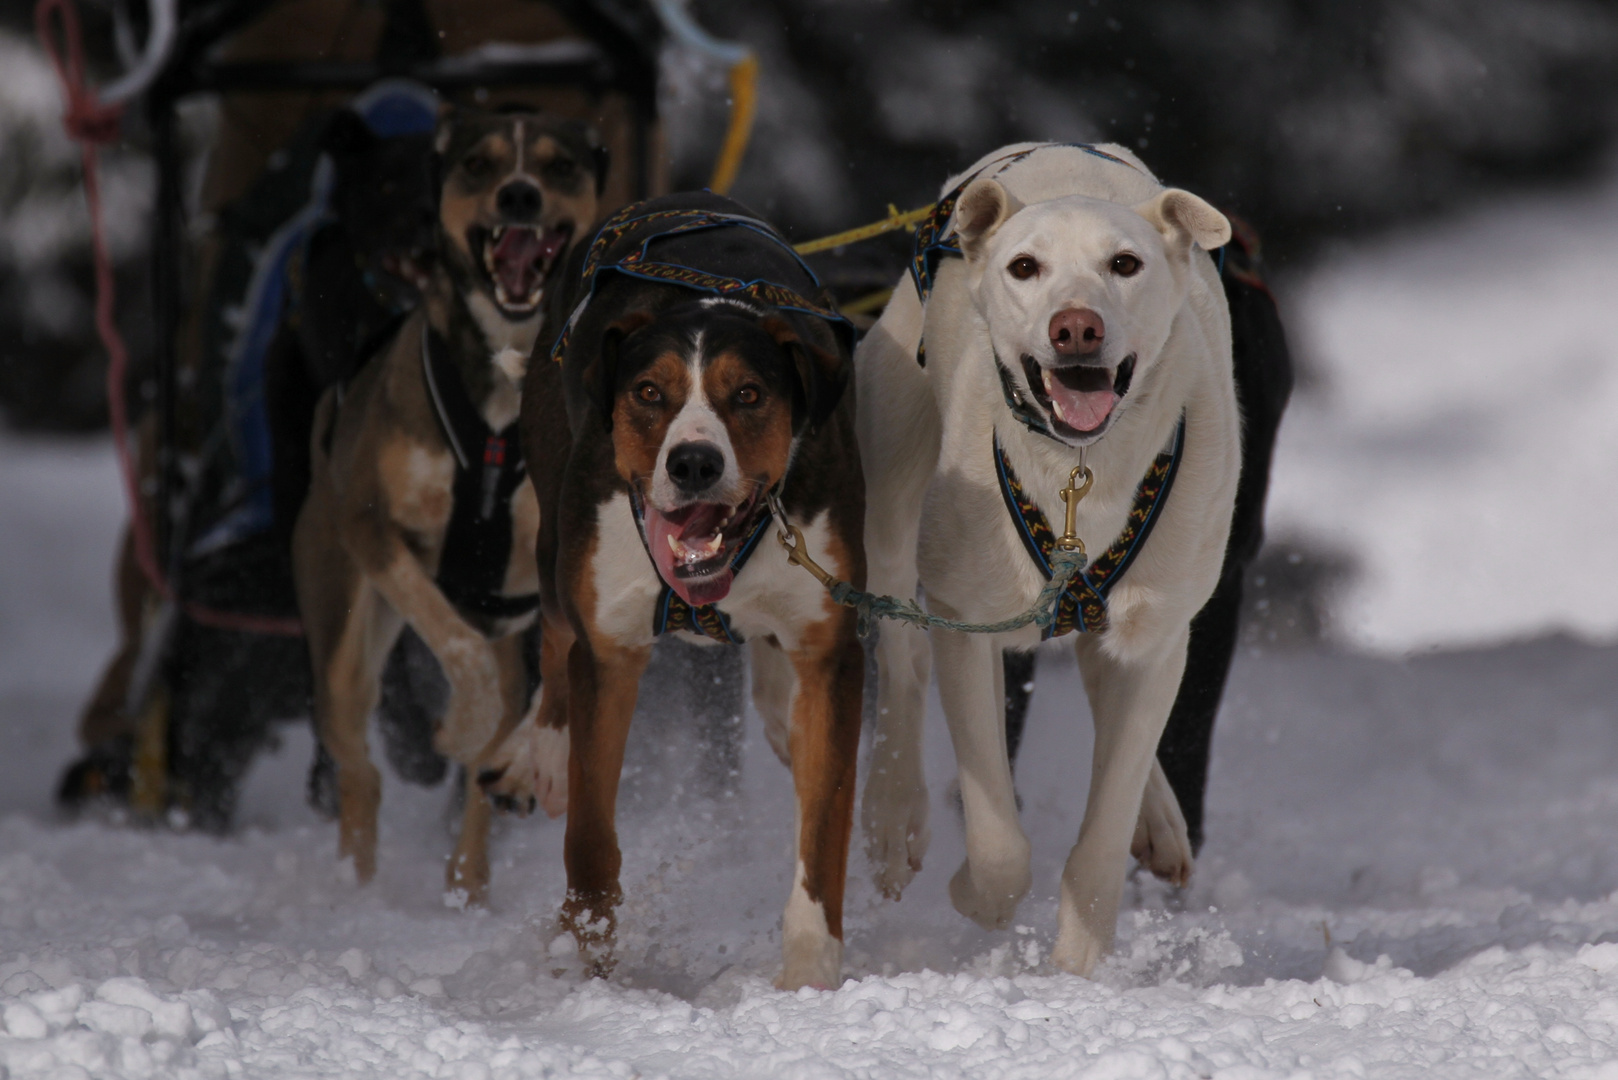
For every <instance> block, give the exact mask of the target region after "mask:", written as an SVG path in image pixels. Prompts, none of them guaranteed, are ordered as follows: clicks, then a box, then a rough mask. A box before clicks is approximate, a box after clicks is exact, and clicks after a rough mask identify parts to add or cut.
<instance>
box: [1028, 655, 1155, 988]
mask: <svg viewBox="0 0 1618 1080" xmlns="http://www.w3.org/2000/svg"><path fill="white" fill-rule="evenodd" d="M1185 645H1186V632H1185V630H1184V629H1182V630H1181V631H1180V632H1179V634H1178V635H1176V636H1175V637H1174V638H1173V639H1172V640H1171V641H1170V642H1169V643H1168V645H1166V646H1165V647H1163V648H1162V649H1160V650H1158V651H1157V652H1156V653H1155V654H1152V655H1149V656H1147V657H1146V658H1145V659H1144V660H1139V661H1129V662H1125V661H1121V660H1116V659H1114V658H1112V657H1110V656H1108V655H1107V654H1106V652H1105V651H1104V650H1103V649H1102V647H1101V643H1100V640H1099V639H1098V638H1096V637H1095V636H1093V635H1090V634H1083V635H1080V636H1079V640H1078V642H1077V644H1076V646H1075V650H1076V651H1077V653H1078V657H1079V670H1080V672H1081V673H1082V674H1083V676H1084V686H1085V690H1086V691H1087V693H1088V694H1089V697H1090V711H1091V713H1092V714H1093V715H1094V716H1095V756H1094V759H1093V760H1094V765H1093V767H1092V770H1091V774H1090V797H1089V800H1088V802H1087V803H1086V805H1085V808H1084V824H1083V825H1082V826H1080V828H1079V839H1078V843H1076V844H1074V845H1073V850H1072V851H1071V852H1070V853H1069V854H1068V857H1067V864H1066V866H1064V867H1063V868H1062V898H1061V904H1060V907H1059V908H1058V911H1057V933H1056V947H1055V948H1054V949H1053V950H1052V952H1051V959H1052V960H1053V961H1054V962H1055V963H1056V965H1057V966H1058V967H1060V968H1062V969H1063V970H1065V971H1071V972H1073V973H1074V974H1076V975H1089V974H1090V973H1091V972H1092V971H1093V970H1095V966H1096V964H1097V962H1099V961H1100V959H1101V958H1102V957H1103V956H1105V955H1106V954H1107V952H1108V951H1109V950H1111V948H1112V939H1113V933H1114V931H1115V930H1116V928H1117V923H1118V904H1119V902H1120V900H1121V899H1122V896H1123V888H1124V869H1125V865H1126V863H1127V861H1128V857H1129V846H1130V840H1131V837H1132V836H1133V835H1134V831H1135V822H1136V820H1137V819H1138V818H1139V816H1140V813H1141V808H1142V795H1143V794H1144V792H1145V788H1146V780H1147V777H1148V776H1149V775H1150V773H1151V769H1152V760H1153V756H1154V754H1155V753H1156V751H1157V741H1158V739H1159V737H1160V736H1161V735H1162V734H1163V725H1164V723H1165V722H1166V721H1167V720H1168V715H1169V709H1170V708H1171V707H1172V706H1173V704H1174V695H1175V693H1176V692H1177V691H1178V690H1179V687H1180V675H1181V673H1182V671H1183V670H1184V668H1185Z"/></svg>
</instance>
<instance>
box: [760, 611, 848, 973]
mask: <svg viewBox="0 0 1618 1080" xmlns="http://www.w3.org/2000/svg"><path fill="white" fill-rule="evenodd" d="M839 623H840V624H841V625H840V626H838V625H837V624H839ZM833 631H834V633H835V634H836V636H835V638H834V639H833V641H832V642H831V643H830V646H829V647H824V646H822V647H819V648H814V647H808V648H800V649H799V650H796V651H795V652H794V653H793V654H792V666H793V669H794V671H795V672H796V675H797V682H798V692H797V693H796V694H795V695H793V704H792V733H791V739H790V742H791V748H790V750H791V759H792V784H793V787H794V789H795V790H796V791H797V796H798V813H797V828H798V835H797V855H798V860H797V863H798V865H797V872H796V874H795V875H794V876H793V882H792V893H791V895H790V896H789V897H788V899H787V906H786V911H785V912H784V913H783V915H782V919H781V958H782V965H781V978H780V979H779V980H778V981H777V983H776V985H777V986H778V987H780V988H781V989H783V990H796V989H798V988H799V987H802V986H813V987H817V988H819V989H822V990H830V989H834V988H836V987H837V986H838V985H840V983H841V981H842V968H843V888H844V885H845V883H846V880H847V877H848V842H849V834H850V833H851V832H852V830H853V827H854V771H855V762H856V760H857V759H858V757H859V749H860V698H861V695H862V694H863V693H864V689H865V686H864V684H865V650H864V649H862V648H861V647H860V643H859V641H858V639H857V638H855V636H854V633H853V625H852V618H851V617H844V616H841V615H839V617H838V618H837V620H836V622H835V623H833ZM839 631H840V632H839ZM807 636H808V637H809V639H810V641H811V642H813V640H814V638H815V637H816V636H820V635H817V634H814V633H813V632H811V634H810V635H807Z"/></svg>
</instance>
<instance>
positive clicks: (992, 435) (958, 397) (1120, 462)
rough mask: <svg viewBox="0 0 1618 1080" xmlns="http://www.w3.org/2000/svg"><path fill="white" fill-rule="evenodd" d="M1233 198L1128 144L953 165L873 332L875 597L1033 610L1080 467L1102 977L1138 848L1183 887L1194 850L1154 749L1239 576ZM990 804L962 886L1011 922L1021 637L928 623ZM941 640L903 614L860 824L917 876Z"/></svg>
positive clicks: (963, 771)
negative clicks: (1158, 167)
mask: <svg viewBox="0 0 1618 1080" xmlns="http://www.w3.org/2000/svg"><path fill="white" fill-rule="evenodd" d="M1229 236H1230V225H1229V223H1228V221H1227V220H1226V219H1225V217H1224V216H1223V215H1222V214H1220V213H1219V211H1217V210H1215V209H1214V208H1213V207H1212V206H1210V205H1208V204H1207V203H1206V202H1204V201H1203V200H1202V199H1200V198H1198V197H1197V196H1195V195H1192V194H1191V193H1189V192H1186V191H1181V190H1177V189H1172V188H1169V189H1165V188H1164V187H1163V185H1162V184H1160V183H1159V182H1158V180H1157V179H1156V178H1155V177H1153V175H1152V174H1151V173H1150V172H1149V171H1148V170H1147V168H1146V167H1145V165H1143V164H1142V163H1141V162H1140V161H1139V159H1137V158H1136V157H1135V156H1134V155H1133V154H1132V153H1130V152H1129V151H1127V150H1124V149H1122V148H1120V147H1116V146H1110V145H1109V146H1094V147H1092V146H1070V145H1061V144H1050V143H1044V144H1034V143H1029V144H1019V145H1013V146H1009V147H1006V148H1003V149H1001V150H998V151H996V152H994V153H992V154H990V155H988V156H987V157H985V158H983V159H982V160H980V161H979V162H977V163H976V164H975V165H973V166H972V168H971V169H969V170H968V171H967V172H966V173H964V174H962V175H961V176H959V177H956V178H954V179H952V180H951V181H950V182H949V183H948V184H946V186H945V197H944V200H943V201H942V202H941V203H940V205H939V210H938V211H937V212H936V213H935V215H934V217H933V219H932V221H931V222H929V223H928V224H926V225H924V226H923V228H922V232H921V234H920V236H919V237H918V243H917V257H916V259H915V262H914V265H913V266H912V268H911V272H910V274H909V279H908V281H902V282H901V283H900V286H899V288H898V290H897V291H896V293H895V295H894V298H893V300H892V302H891V303H890V304H889V306H888V308H887V311H886V312H885V313H884V315H883V316H882V318H881V319H880V320H879V321H878V323H877V324H876V326H875V327H874V328H873V329H872V331H871V332H870V333H869V334H868V335H867V336H866V338H865V340H864V342H863V343H862V345H861V347H860V354H859V357H858V361H857V363H856V365H855V368H856V371H857V373H858V380H859V382H858V387H857V391H858V395H859V404H860V412H859V418H858V426H859V436H860V444H861V456H862V459H863V460H864V462H865V468H866V485H867V495H868V504H867V505H868V509H867V515H866V522H867V525H866V551H867V555H868V573H869V580H870V582H871V585H870V588H871V590H872V591H873V592H878V593H891V594H894V595H899V596H908V595H912V594H913V593H914V592H915V590H916V586H917V583H918V581H919V583H920V586H921V590H922V592H923V594H924V595H925V598H926V602H927V606H928V607H929V608H930V609H931V610H932V611H934V612H938V613H941V614H944V615H947V616H950V617H953V618H956V619H961V620H967V621H972V622H992V621H996V620H1000V619H1003V618H1006V617H1008V616H1010V615H1012V614H1015V613H1016V612H1019V611H1022V610H1024V609H1025V608H1027V607H1028V606H1029V604H1030V603H1031V602H1032V601H1033V599H1034V597H1035V595H1036V594H1037V593H1038V592H1039V591H1040V589H1041V588H1042V586H1043V585H1044V584H1045V582H1046V581H1047V579H1048V577H1049V573H1050V571H1049V559H1050V553H1051V547H1052V542H1053V540H1054V534H1056V533H1058V532H1060V531H1061V530H1062V527H1063V521H1064V500H1063V497H1062V495H1061V491H1062V489H1063V488H1064V487H1067V486H1068V484H1069V480H1070V476H1072V475H1073V474H1074V470H1075V468H1076V467H1078V466H1081V465H1082V466H1084V467H1086V468H1088V469H1089V470H1090V471H1091V473H1092V474H1093V477H1094V482H1093V486H1092V487H1091V488H1090V490H1089V491H1088V493H1087V494H1086V495H1084V497H1083V498H1082V500H1081V501H1079V503H1078V507H1077V516H1076V524H1077V530H1076V532H1077V535H1078V536H1079V538H1080V539H1081V540H1082V541H1083V542H1084V544H1085V546H1086V548H1087V554H1088V559H1089V563H1088V566H1087V568H1086V570H1085V572H1084V577H1083V579H1082V580H1081V581H1077V582H1075V583H1074V584H1073V585H1071V586H1070V587H1069V588H1068V589H1067V591H1066V592H1065V593H1064V595H1063V597H1062V600H1061V604H1060V606H1059V608H1058V620H1057V623H1056V625H1054V626H1053V627H1051V628H1050V629H1049V630H1048V631H1045V632H1044V636H1056V635H1059V634H1064V633H1068V632H1072V633H1073V642H1074V648H1075V650H1076V652H1077V654H1078V660H1079V666H1080V670H1081V673H1082V675H1083V679H1084V686H1085V690H1086V692H1087V694H1088V696H1089V699H1090V707H1091V711H1092V713H1093V714H1094V717H1095V754H1094V767H1093V772H1092V777H1091V784H1090V794H1089V801H1088V804H1087V806H1086V808H1085V816H1084V823H1083V826H1082V827H1081V828H1080V830H1079V838H1078V841H1077V843H1076V844H1075V845H1074V847H1073V850H1072V852H1071V853H1070V854H1069V856H1068V859H1067V864H1066V866H1065V867H1064V868H1063V872H1062V884H1061V904H1060V909H1059V919H1058V924H1059V925H1058V937H1057V942H1056V947H1055V950H1054V952H1053V959H1054V961H1055V962H1056V963H1057V964H1058V965H1059V966H1060V967H1062V968H1064V969H1066V970H1069V971H1073V972H1076V973H1079V974H1088V973H1090V972H1091V970H1092V969H1093V968H1094V966H1095V964H1096V962H1097V961H1098V960H1099V959H1100V958H1101V957H1102V956H1103V955H1104V954H1105V953H1106V952H1107V951H1108V950H1109V949H1110V947H1111V945H1112V940H1113V929H1114V924H1115V922H1116V919H1117V911H1118V904H1119V900H1120V897H1121V894H1122V889H1123V879H1124V872H1125V868H1126V861H1127V859H1128V856H1129V854H1130V852H1131V850H1132V848H1133V850H1134V852H1135V853H1136V854H1137V855H1138V856H1139V857H1140V858H1141V859H1142V861H1143V862H1144V863H1145V864H1146V865H1148V866H1149V867H1150V868H1151V869H1152V870H1153V871H1154V872H1155V873H1157V874H1159V875H1160V876H1162V877H1165V878H1168V879H1169V880H1171V881H1176V882H1183V881H1185V880H1186V879H1187V878H1188V877H1189V875H1190V872H1191V858H1192V856H1191V846H1190V843H1189V841H1188V839H1187V837H1186V828H1185V822H1184V819H1183V817H1182V816H1181V813H1180V808H1179V805H1178V803H1177V802H1176V801H1175V797H1174V794H1173V792H1172V790H1171V789H1170V788H1169V786H1168V783H1167V781H1166V780H1165V779H1164V776H1163V773H1162V770H1161V768H1160V767H1159V766H1158V765H1157V764H1156V761H1155V758H1154V751H1155V750H1156V748H1157V744H1158V739H1159V736H1160V735H1161V733H1162V731H1163V726H1164V722H1165V720H1166V719H1167V717H1168V715H1169V710H1170V708H1171V706H1172V705H1173V703H1174V699H1175V694H1176V692H1177V690H1178V689H1179V685H1180V677H1181V673H1182V671H1183V669H1184V666H1185V658H1186V641H1187V632H1188V627H1189V624H1190V622H1191V619H1192V617H1193V616H1194V615H1195V614H1196V613H1197V611H1198V610H1199V609H1200V608H1201V607H1202V606H1203V604H1204V603H1205V602H1206V601H1207V599H1208V597H1209V595H1210V594H1211V593H1212V591H1213V589H1214V586H1215V583H1216V581H1217V580H1218V575H1219V572H1220V564H1221V560H1222V557H1223V555H1224V552H1225V545H1226V537H1227V534H1228V532H1229V529H1230V521H1231V508H1232V503H1233V500H1234V497H1235V493H1236V485H1237V479H1238V475H1239V473H1240V471H1241V430H1240V428H1241V425H1240V420H1239V416H1238V411H1237V403H1236V396H1235V389H1234V384H1233V378H1232V365H1231V331H1230V317H1229V313H1228V309H1227V307H1226V301H1225V296H1224V293H1223V291H1222V290H1221V287H1220V283H1219V279H1218V276H1217V274H1216V272H1215V267H1214V265H1213V261H1212V260H1211V259H1210V258H1209V257H1208V256H1207V255H1206V254H1204V252H1206V251H1211V250H1213V249H1215V248H1218V247H1220V246H1221V245H1223V244H1224V243H1225V242H1226V241H1227V240H1228V239H1229ZM930 633H931V646H932V650H933V652H934V653H935V654H936V658H937V661H938V663H937V669H938V680H939V692H940V697H941V699H942V702H943V707H944V713H945V716H946V718H947V720H948V724H949V730H950V737H951V740H952V741H953V743H954V747H955V755H956V760H957V763H958V768H959V773H960V784H961V797H962V803H963V806H964V810H965V817H966V850H967V856H966V861H965V863H964V864H963V865H962V866H961V868H960V869H959V870H958V871H957V872H956V874H955V876H954V878H953V879H952V880H951V882H950V897H951V899H952V901H953V902H954V904H955V907H956V908H957V909H958V910H959V911H960V912H962V913H963V914H965V915H967V916H969V917H971V918H972V919H974V920H976V921H977V922H978V923H980V924H982V925H983V926H985V927H991V928H993V927H1003V926H1005V925H1007V923H1008V922H1009V921H1010V919H1011V918H1012V915H1013V913H1014V912H1015V911H1016V908H1017V904H1018V903H1019V902H1020V901H1021V900H1022V898H1023V896H1024V895H1025V894H1026V893H1027V892H1028V889H1029V886H1030V883H1031V879H1030V873H1029V844H1028V839H1027V837H1026V836H1025V835H1024V833H1023V831H1022V828H1021V826H1020V824H1019V822H1018V819H1017V806H1016V799H1015V795H1014V793H1013V790H1012V779H1011V770H1010V765H1009V762H1008V759H1007V753H1006V740H1005V734H1004V700H1005V698H1004V692H1003V686H1002V682H1003V675H1002V668H1001V663H1000V656H1001V652H1002V650H1003V649H1006V648H1016V649H1029V648H1033V647H1034V646H1036V645H1037V644H1038V643H1039V641H1040V640H1041V637H1042V632H1041V630H1040V628H1039V627H1038V626H1030V627H1025V628H1024V629H1022V630H1019V631H1015V632H1013V633H1009V634H999V635H987V634H963V633H955V632H949V631H940V630H934V631H931V632H930ZM927 644H928V643H927V641H926V640H924V639H923V638H922V637H921V635H920V633H919V632H918V631H916V630H913V629H910V628H908V627H901V626H900V625H898V624H892V623H890V624H887V625H884V626H883V628H882V634H881V638H880V642H879V644H878V648H877V656H878V662H879V668H880V673H881V677H880V682H879V691H878V692H879V702H878V706H879V707H878V710H877V717H878V719H877V725H878V726H877V731H876V735H875V739H874V744H873V755H872V766H871V770H870V775H869V777H868V779H867V782H866V790H865V798H864V803H863V807H862V823H863V826H864V828H865V832H866V838H867V846H868V851H869V853H870V855H871V856H872V859H873V861H874V862H875V864H876V874H877V882H878V884H879V885H880V886H881V887H882V888H883V889H884V891H886V892H888V893H890V894H894V895H896V894H897V893H898V892H899V891H900V890H901V889H903V887H904V886H905V885H906V884H908V883H909V881H910V879H911V878H912V877H913V876H914V874H915V872H916V870H917V869H919V867H920V865H921V859H922V856H923V854H924V852H925V850H926V846H927V838H928V832H927V792H926V787H925V784H924V781H923V779H922V769H921V757H920V725H921V718H922V709H923V701H924V691H925V686H926V681H927V676H928V669H929V666H930V658H929V655H928V649H927Z"/></svg>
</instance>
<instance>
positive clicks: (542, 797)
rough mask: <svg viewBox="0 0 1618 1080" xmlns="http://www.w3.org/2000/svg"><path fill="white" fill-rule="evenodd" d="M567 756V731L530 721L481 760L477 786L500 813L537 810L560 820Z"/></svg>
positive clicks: (564, 790) (565, 796) (563, 809)
mask: <svg viewBox="0 0 1618 1080" xmlns="http://www.w3.org/2000/svg"><path fill="white" fill-rule="evenodd" d="M567 755H568V735H567V729H566V728H553V727H544V726H542V725H541V724H539V723H538V722H537V721H535V720H534V719H533V718H532V717H530V718H529V719H526V720H524V721H523V722H522V723H520V724H518V725H517V726H516V727H515V728H513V729H512V731H511V734H509V735H507V736H506V737H505V738H504V739H502V740H501V742H500V745H499V746H497V747H495V749H494V752H493V753H491V754H489V755H488V757H486V758H485V759H484V760H483V762H482V763H481V766H480V767H479V769H478V783H479V784H480V785H481V786H482V788H483V790H484V792H485V794H487V795H488V796H489V797H490V798H491V799H493V800H494V803H495V805H496V806H498V807H499V808H500V809H502V810H507V811H515V812H517V813H519V814H527V813H530V812H531V811H533V809H534V808H535V807H536V806H538V807H542V808H543V809H544V811H545V813H546V814H547V815H549V816H550V817H553V818H554V817H560V816H561V815H562V814H564V813H566V812H567Z"/></svg>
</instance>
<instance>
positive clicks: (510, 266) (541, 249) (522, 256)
mask: <svg viewBox="0 0 1618 1080" xmlns="http://www.w3.org/2000/svg"><path fill="white" fill-rule="evenodd" d="M552 235H560V234H551V233H547V234H545V236H541V235H540V234H539V232H538V231H537V230H535V229H525V228H520V227H512V228H509V229H507V230H506V231H505V232H504V233H503V234H501V237H500V239H499V241H498V242H497V243H496V244H495V245H494V251H493V252H492V254H493V256H494V274H495V277H496V278H497V279H498V280H499V282H500V284H501V286H502V287H504V289H505V291H506V295H507V296H508V297H510V298H511V299H512V300H513V301H518V302H520V301H523V300H526V299H527V298H528V295H529V294H530V293H532V292H533V291H534V286H536V285H538V284H539V279H540V278H541V277H543V276H544V273H545V268H544V264H545V260H546V259H548V258H550V257H551V256H553V255H555V254H556V248H557V247H558V246H559V245H552V244H547V243H546V240H548V239H549V238H550V237H551V236H552ZM564 239H565V237H564Z"/></svg>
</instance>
